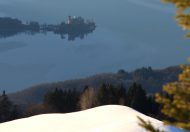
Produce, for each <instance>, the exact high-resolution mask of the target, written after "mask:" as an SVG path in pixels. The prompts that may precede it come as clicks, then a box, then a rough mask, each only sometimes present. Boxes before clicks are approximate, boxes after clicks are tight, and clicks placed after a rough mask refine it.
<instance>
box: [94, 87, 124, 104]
mask: <svg viewBox="0 0 190 132" xmlns="http://www.w3.org/2000/svg"><path fill="white" fill-rule="evenodd" d="M125 96H126V91H125V88H124V87H123V86H122V85H121V86H117V87H115V86H113V85H110V84H102V86H101V87H100V88H99V89H98V91H97V94H96V100H95V101H96V102H95V105H96V106H101V105H109V104H120V105H123V104H125Z"/></svg>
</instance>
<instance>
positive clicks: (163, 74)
mask: <svg viewBox="0 0 190 132" xmlns="http://www.w3.org/2000/svg"><path fill="white" fill-rule="evenodd" d="M180 72H181V69H180V67H177V66H176V67H169V68H166V69H162V70H153V69H152V68H150V67H149V68H141V69H137V70H135V71H132V72H126V71H124V70H119V71H118V72H117V73H103V74H98V75H94V76H90V77H86V78H83V79H75V80H68V81H63V82H55V83H49V84H41V85H37V86H33V87H30V88H28V89H25V90H23V91H19V92H16V93H12V94H9V97H10V99H11V100H12V101H13V102H15V103H17V104H28V103H29V104H30V103H40V102H42V100H43V96H44V94H45V93H47V92H48V91H52V90H54V89H55V88H59V89H62V90H66V89H76V90H82V89H83V88H84V87H85V86H86V85H88V86H90V87H94V88H98V87H99V86H100V85H101V84H103V83H107V84H113V85H121V84H123V85H124V86H125V87H126V88H128V87H129V86H130V85H131V84H132V83H133V82H137V83H139V84H142V86H143V88H144V89H145V90H146V91H147V93H155V92H159V91H161V89H162V86H163V85H164V84H166V83H168V82H173V81H176V80H177V78H178V74H179V73H180Z"/></svg>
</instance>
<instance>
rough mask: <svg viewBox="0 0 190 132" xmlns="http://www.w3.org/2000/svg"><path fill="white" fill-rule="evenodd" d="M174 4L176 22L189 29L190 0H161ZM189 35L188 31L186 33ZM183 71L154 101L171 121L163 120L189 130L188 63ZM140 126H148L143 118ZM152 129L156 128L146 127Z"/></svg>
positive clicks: (189, 80)
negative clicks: (161, 107) (163, 93)
mask: <svg viewBox="0 0 190 132" xmlns="http://www.w3.org/2000/svg"><path fill="white" fill-rule="evenodd" d="M163 1H164V2H169V3H173V4H175V6H176V8H177V11H176V19H177V22H178V24H179V25H180V26H182V28H183V29H184V30H187V31H189V30H190V10H189V9H190V0H163ZM187 37H190V33H188V34H187ZM182 69H183V72H182V74H180V75H179V80H178V81H177V82H173V83H169V84H166V85H165V86H164V87H163V90H164V92H165V93H166V94H165V95H161V94H157V96H156V101H157V102H159V103H160V104H162V105H163V109H162V112H163V113H164V114H165V115H167V116H168V117H170V118H172V119H173V120H172V121H171V120H170V121H165V122H166V123H168V124H173V125H175V126H177V127H180V128H184V129H187V130H190V65H185V66H183V67H182ZM140 121H141V123H140V125H141V126H144V128H148V127H147V126H148V125H150V124H147V123H146V122H144V121H143V120H140ZM147 130H149V131H154V130H156V129H147Z"/></svg>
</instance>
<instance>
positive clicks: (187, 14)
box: [162, 0, 190, 37]
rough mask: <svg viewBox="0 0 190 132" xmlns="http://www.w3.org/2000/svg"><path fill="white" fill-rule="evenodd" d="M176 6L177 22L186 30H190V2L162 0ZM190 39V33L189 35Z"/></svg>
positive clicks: (186, 0) (187, 0)
mask: <svg viewBox="0 0 190 132" xmlns="http://www.w3.org/2000/svg"><path fill="white" fill-rule="evenodd" d="M162 1H163V2H166V3H172V4H174V5H175V6H176V8H177V10H176V20H177V23H178V24H179V25H180V26H182V28H183V29H184V30H190V11H189V8H190V1H189V0H162ZM187 37H190V33H188V34H187Z"/></svg>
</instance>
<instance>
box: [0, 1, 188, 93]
mask: <svg viewBox="0 0 190 132" xmlns="http://www.w3.org/2000/svg"><path fill="white" fill-rule="evenodd" d="M42 1H43V2H42ZM42 1H39V0H9V1H8V0H1V1H0V11H1V13H0V14H2V13H3V14H4V15H6V16H10V17H16V18H19V19H21V20H23V21H26V22H27V21H28V20H35V21H37V22H39V23H41V24H43V25H44V23H45V22H47V23H48V24H49V23H53V25H61V23H59V22H61V21H63V20H64V18H67V16H68V15H76V16H83V17H85V18H94V20H95V21H96V23H97V25H98V27H97V28H96V30H94V31H93V34H91V35H88V37H86V38H85V39H83V40H81V39H80V37H81V38H83V37H84V36H85V34H84V36H83V35H81V36H80V35H78V34H77V35H75V34H74V36H77V37H72V35H69V34H60V33H59V31H58V32H52V31H50V32H49V31H45V32H43V30H42V31H41V32H37V33H35V32H24V33H21V34H19V33H16V34H17V35H16V36H12V34H15V33H11V32H9V33H10V35H7V36H11V37H6V38H2V39H0V45H2V46H0V63H1V64H0V73H1V74H0V91H2V90H3V89H5V90H6V91H7V92H11V91H17V90H20V89H23V88H27V87H29V86H31V85H33V84H34V85H35V84H39V83H46V82H54V81H63V80H67V79H74V78H80V77H85V76H89V75H93V74H97V73H102V72H115V71H117V70H118V69H126V70H133V69H136V68H139V67H146V66H152V67H153V68H164V67H167V66H171V65H178V64H183V63H186V62H187V58H188V56H190V55H189V51H190V45H188V43H189V40H185V39H183V35H184V33H183V32H182V31H181V29H180V28H178V27H177V26H176V23H175V21H174V20H172V18H173V17H174V14H173V16H172V13H171V12H174V9H173V8H171V7H170V6H168V5H163V4H162V3H160V0H119V1H116V0H96V1H91V0H77V1H76V0H53V1H51V0H42ZM42 7H43V8H42ZM63 25H64V23H63ZM49 26H50V25H49ZM55 33H56V35H55ZM3 34H6V33H3ZM18 34H19V35H18ZM26 34H32V35H26ZM44 34H45V35H44ZM60 36H62V38H66V39H61V37H60ZM67 36H69V37H68V38H70V39H69V40H71V39H72V40H73V38H75V41H68V40H67ZM9 42H11V43H9ZM15 42H16V43H15ZM19 43H20V44H21V45H19ZM23 44H24V45H23ZM19 67H21V68H19Z"/></svg>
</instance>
